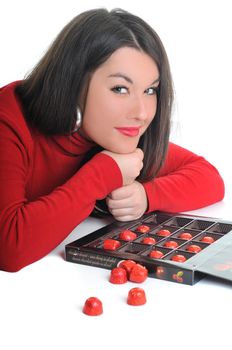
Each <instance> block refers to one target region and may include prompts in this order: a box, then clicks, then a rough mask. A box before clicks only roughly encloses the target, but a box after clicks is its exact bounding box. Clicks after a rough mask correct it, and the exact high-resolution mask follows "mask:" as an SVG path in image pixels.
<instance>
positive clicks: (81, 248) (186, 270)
mask: <svg viewBox="0 0 232 350" xmlns="http://www.w3.org/2000/svg"><path fill="white" fill-rule="evenodd" d="M141 225H142V228H144V226H145V228H147V230H146V231H147V232H143V230H142V231H141ZM125 230H130V231H132V232H134V233H135V234H136V238H135V239H133V240H132V241H126V240H123V239H120V233H121V232H123V231H125ZM163 230H165V232H169V233H168V234H169V235H168V236H162V235H161V234H162V232H163ZM183 233H184V235H183ZM186 233H187V235H186ZM185 236H187V237H188V239H186V237H185ZM145 237H149V238H153V240H152V241H155V243H153V244H145V243H144V242H143V239H144V238H145ZM182 237H185V239H182ZM205 237H206V238H205ZM107 239H110V240H111V239H113V240H116V241H118V242H119V243H120V246H119V247H118V248H117V249H116V250H107V249H104V241H105V240H107ZM170 241H171V242H172V243H170ZM173 242H175V243H173ZM170 245H171V247H170ZM172 245H174V247H172ZM196 249H197V252H196ZM154 250H158V251H159V252H161V253H162V258H159V259H157V258H152V257H150V253H151V251H154ZM65 253H66V260H67V261H70V262H73V263H78V264H84V265H90V266H96V267H101V268H106V269H110V270H111V269H113V268H114V267H116V266H118V264H119V263H120V262H121V261H122V260H128V259H130V260H134V261H135V262H137V263H139V264H141V265H143V266H145V267H146V268H147V269H148V275H149V277H154V278H159V279H162V280H167V281H172V282H177V283H184V284H188V285H193V284H194V283H196V282H197V281H199V280H200V279H201V278H202V277H204V276H205V275H211V276H215V277H218V278H222V279H225V280H229V281H232V222H229V221H225V220H221V219H216V218H210V217H204V216H191V215H184V214H171V213H164V212H153V213H150V214H146V215H144V216H143V217H142V218H140V219H138V220H135V221H130V222H126V223H125V222H124V223H123V222H118V221H114V222H113V223H111V224H109V225H107V226H105V227H103V228H100V229H98V230H96V231H94V232H92V233H90V234H88V235H86V236H84V237H82V238H80V239H77V240H75V241H74V242H72V243H69V244H67V245H66V246H65ZM176 256H177V257H176ZM180 256H181V258H180ZM173 259H177V260H178V259H182V260H184V262H177V261H174V260H173Z"/></svg>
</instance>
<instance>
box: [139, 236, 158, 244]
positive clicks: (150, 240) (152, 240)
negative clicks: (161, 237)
mask: <svg viewBox="0 0 232 350" xmlns="http://www.w3.org/2000/svg"><path fill="white" fill-rule="evenodd" d="M142 243H144V244H155V243H156V240H155V238H153V237H144V239H143V240H142Z"/></svg>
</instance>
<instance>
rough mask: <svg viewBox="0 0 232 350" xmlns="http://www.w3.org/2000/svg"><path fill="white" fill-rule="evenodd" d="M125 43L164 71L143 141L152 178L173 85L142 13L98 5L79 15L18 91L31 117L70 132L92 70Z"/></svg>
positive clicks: (163, 147) (146, 171)
mask: <svg viewBox="0 0 232 350" xmlns="http://www.w3.org/2000/svg"><path fill="white" fill-rule="evenodd" d="M121 47H133V48H136V49H138V50H142V51H143V52H145V53H147V54H148V55H149V56H150V57H152V59H153V60H154V61H155V62H156V64H157V66H158V70H159V74H160V84H159V88H158V90H157V111H156V116H155V118H154V119H153V121H152V123H151V124H150V126H149V127H148V129H147V130H146V132H145V133H144V135H143V136H142V137H141V139H140V141H139V147H140V148H141V149H142V150H143V152H144V167H143V169H142V171H141V174H140V176H139V180H140V181H141V182H146V181H148V180H150V179H152V178H154V176H155V175H156V174H157V172H158V170H159V169H160V167H161V165H162V163H163V161H164V158H165V155H166V151H167V146H168V141H169V132H170V116H171V109H172V101H173V89H172V79H171V73H170V68H169V63H168V58H167V55H166V52H165V49H164V47H163V44H162V42H161V40H160V38H159V36H158V35H157V34H156V32H155V31H154V30H153V29H152V28H151V27H150V26H149V25H148V24H147V23H146V22H144V21H143V20H142V19H141V18H139V17H137V16H135V15H133V14H131V13H128V12H126V11H124V10H121V9H115V10H112V11H110V12H109V11H107V10H105V9H94V10H90V11H86V12H83V13H82V14H80V15H78V16H76V17H75V18H74V19H73V20H72V21H71V22H70V23H68V24H67V25H66V26H65V27H64V29H63V30H62V31H61V33H60V34H59V35H58V37H57V38H56V39H55V41H54V42H53V44H52V45H51V47H50V48H49V49H48V51H47V53H46V54H45V55H44V56H43V57H42V59H41V61H40V62H39V63H38V65H37V66H36V67H35V68H34V69H33V71H32V72H31V73H30V74H29V76H28V77H26V78H25V79H24V80H23V81H22V82H21V84H20V85H19V86H18V87H17V90H16V92H17V94H18V95H19V97H20V99H21V101H22V105H23V108H24V112H25V118H26V119H27V121H28V122H29V123H32V124H33V125H34V126H36V127H37V128H38V129H40V131H42V132H43V133H45V134H47V135H58V134H63V135H65V134H70V133H71V132H72V130H73V127H74V125H75V120H76V108H77V105H78V101H79V100H80V97H81V96H83V94H85V93H86V91H87V88H88V83H89V80H90V76H91V74H92V73H93V72H94V71H95V70H96V69H97V68H98V67H99V66H100V65H101V64H102V63H104V62H105V61H106V60H107V59H108V58H109V57H110V56H111V55H112V54H113V52H114V51H115V50H117V49H119V48H121ZM84 91H85V92H84Z"/></svg>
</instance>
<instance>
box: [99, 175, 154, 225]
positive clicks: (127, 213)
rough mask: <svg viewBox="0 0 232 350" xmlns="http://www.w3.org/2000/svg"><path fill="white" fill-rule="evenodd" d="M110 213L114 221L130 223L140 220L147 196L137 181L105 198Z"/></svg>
mask: <svg viewBox="0 0 232 350" xmlns="http://www.w3.org/2000/svg"><path fill="white" fill-rule="evenodd" d="M106 204H107V205H108V209H109V211H110V213H111V214H112V215H113V216H114V218H115V219H116V220H119V221H130V220H135V219H138V218H140V217H141V216H142V215H143V214H144V213H145V211H146V210H147V204H148V202H147V195H146V192H145V189H144V187H143V185H141V184H140V183H139V182H138V181H134V182H133V183H132V184H130V185H127V186H123V187H120V188H118V189H116V190H114V191H113V192H111V194H110V195H109V196H108V197H107V198H106Z"/></svg>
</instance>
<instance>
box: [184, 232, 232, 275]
mask: <svg viewBox="0 0 232 350" xmlns="http://www.w3.org/2000/svg"><path fill="white" fill-rule="evenodd" d="M184 265H185V267H186V268H190V269H192V270H195V271H198V272H202V273H204V274H205V275H209V276H214V277H217V278H222V279H225V280H228V281H232V232H229V233H227V234H226V235H225V236H224V237H222V238H220V239H219V240H218V241H217V242H215V243H214V244H212V245H210V246H209V247H208V248H207V249H205V250H203V251H202V252H201V253H198V254H197V255H196V256H195V257H192V258H191V259H189V261H186V262H185V263H184Z"/></svg>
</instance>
